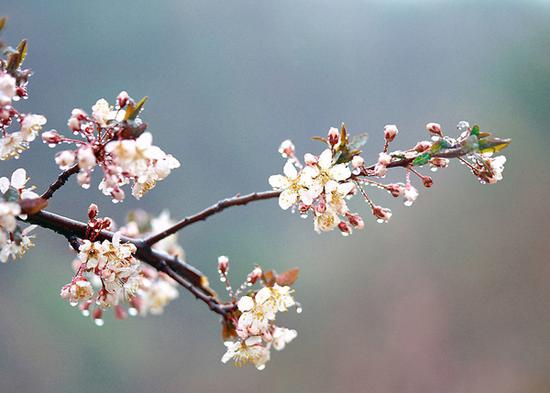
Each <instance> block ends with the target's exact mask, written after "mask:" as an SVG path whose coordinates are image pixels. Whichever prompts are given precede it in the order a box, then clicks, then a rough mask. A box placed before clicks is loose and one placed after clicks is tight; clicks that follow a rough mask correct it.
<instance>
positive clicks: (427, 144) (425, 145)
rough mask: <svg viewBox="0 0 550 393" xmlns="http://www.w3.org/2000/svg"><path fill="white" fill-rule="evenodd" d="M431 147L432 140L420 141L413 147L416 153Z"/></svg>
mask: <svg viewBox="0 0 550 393" xmlns="http://www.w3.org/2000/svg"><path fill="white" fill-rule="evenodd" d="M431 147H432V142H430V141H420V142H418V143H417V144H416V146H415V147H414V150H415V151H416V152H418V153H424V152H425V151H426V150H429V149H430V148H431Z"/></svg>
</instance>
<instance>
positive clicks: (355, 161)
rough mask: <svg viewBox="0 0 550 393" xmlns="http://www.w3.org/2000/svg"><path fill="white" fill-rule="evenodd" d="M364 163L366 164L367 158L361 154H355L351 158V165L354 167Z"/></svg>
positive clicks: (359, 166)
mask: <svg viewBox="0 0 550 393" xmlns="http://www.w3.org/2000/svg"><path fill="white" fill-rule="evenodd" d="M363 165H365V160H364V159H363V157H361V156H353V158H352V159H351V166H352V167H353V168H361V167H362V166H363Z"/></svg>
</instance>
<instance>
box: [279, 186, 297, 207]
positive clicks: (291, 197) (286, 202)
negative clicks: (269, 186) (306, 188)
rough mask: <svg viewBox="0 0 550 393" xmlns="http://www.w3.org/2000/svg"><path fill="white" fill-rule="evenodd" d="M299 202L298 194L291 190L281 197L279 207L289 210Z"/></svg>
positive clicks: (282, 193)
mask: <svg viewBox="0 0 550 393" xmlns="http://www.w3.org/2000/svg"><path fill="white" fill-rule="evenodd" d="M297 200H298V194H296V193H295V192H294V191H291V190H284V191H283V192H281V195H279V206H280V207H281V209H283V210H287V209H288V208H289V207H290V206H292V205H294V204H295V203H296V201H297Z"/></svg>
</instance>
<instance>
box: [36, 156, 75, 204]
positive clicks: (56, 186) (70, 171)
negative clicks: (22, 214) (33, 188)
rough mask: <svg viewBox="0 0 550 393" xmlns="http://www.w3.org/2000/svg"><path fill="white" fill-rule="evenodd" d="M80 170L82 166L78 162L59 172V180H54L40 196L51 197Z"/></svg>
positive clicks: (43, 197)
mask: <svg viewBox="0 0 550 393" xmlns="http://www.w3.org/2000/svg"><path fill="white" fill-rule="evenodd" d="M79 170H80V167H79V166H78V164H74V165H73V166H72V167H70V168H69V169H67V170H65V171H63V172H61V173H60V174H59V176H58V177H57V180H56V181H54V182H53V183H52V184H51V185H50V186H49V187H48V189H47V190H46V192H44V193H43V194H42V195H41V196H40V197H41V198H42V199H46V200H47V199H50V198H51V197H52V196H53V194H54V192H56V191H57V190H59V189H60V188H61V187H63V185H64V184H65V183H66V182H67V180H69V178H70V177H71V176H72V175H74V174H76V173H78V171H79Z"/></svg>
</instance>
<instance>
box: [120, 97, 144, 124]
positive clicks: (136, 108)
mask: <svg viewBox="0 0 550 393" xmlns="http://www.w3.org/2000/svg"><path fill="white" fill-rule="evenodd" d="M148 98H149V97H147V96H145V97H143V98H142V99H141V100H139V101H138V103H137V104H135V105H134V104H133V103H129V104H128V108H126V114H125V116H124V120H135V118H136V117H137V116H138V115H139V112H140V111H141V109H142V108H143V105H144V104H145V102H146V101H147V99H148Z"/></svg>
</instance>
